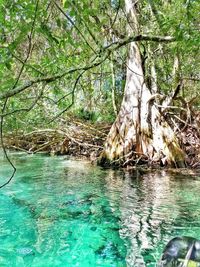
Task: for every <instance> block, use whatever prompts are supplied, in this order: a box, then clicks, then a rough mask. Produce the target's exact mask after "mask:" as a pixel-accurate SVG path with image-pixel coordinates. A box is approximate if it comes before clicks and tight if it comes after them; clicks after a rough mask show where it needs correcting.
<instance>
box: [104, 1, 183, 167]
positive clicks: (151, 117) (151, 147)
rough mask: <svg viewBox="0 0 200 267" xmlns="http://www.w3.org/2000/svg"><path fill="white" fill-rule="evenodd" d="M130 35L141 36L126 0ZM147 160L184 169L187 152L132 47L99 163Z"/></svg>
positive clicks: (133, 46) (135, 46) (137, 54)
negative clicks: (160, 107)
mask: <svg viewBox="0 0 200 267" xmlns="http://www.w3.org/2000/svg"><path fill="white" fill-rule="evenodd" d="M125 4H126V12H127V17H128V21H129V25H128V34H130V33H131V32H132V31H134V32H135V33H137V28H138V24H137V20H136V11H135V7H134V3H133V2H132V0H125ZM140 158H143V159H145V160H147V161H161V162H162V164H169V165H174V166H176V167H184V166H185V163H184V153H183V151H182V150H181V148H180V146H179V144H178V140H177V138H176V136H175V134H174V132H173V130H172V129H171V128H170V126H169V125H168V123H167V122H166V121H165V119H164V118H163V117H162V115H161V114H160V112H159V110H158V109H157V107H156V106H155V105H154V102H153V96H152V94H151V92H150V90H149V89H148V88H147V86H146V83H145V79H144V73H143V69H142V61H141V56H140V51H139V47H138V44H137V43H136V42H133V43H131V44H130V47H129V56H128V59H127V71H126V84H125V90H124V97H123V101H122V104H121V109H120V111H119V114H118V116H117V118H116V120H115V122H114V124H113V125H112V127H111V130H110V133H109V134H108V137H107V140H106V143H105V148H104V151H103V153H102V154H101V156H100V159H99V163H100V164H101V165H105V164H106V165H107V164H109V165H110V164H111V165H112V164H121V163H122V164H124V165H128V164H129V163H130V162H131V163H133V162H134V160H137V159H140Z"/></svg>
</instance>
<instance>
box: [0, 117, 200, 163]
mask: <svg viewBox="0 0 200 267" xmlns="http://www.w3.org/2000/svg"><path fill="white" fill-rule="evenodd" d="M110 127H111V124H109V123H95V124H94V123H91V122H89V121H85V120H80V119H77V118H70V120H66V121H62V122H61V123H60V124H59V126H58V127H57V128H54V129H52V128H44V129H34V130H33V131H31V132H26V131H25V130H24V131H20V132H15V133H13V132H12V133H7V134H5V136H4V142H5V146H6V148H7V149H14V150H18V151H23V152H26V153H30V154H34V153H37V152H46V153H48V154H51V155H71V156H76V157H79V158H82V157H84V158H88V159H90V160H91V161H92V162H95V161H96V160H97V158H98V157H99V155H100V154H101V152H102V151H103V146H104V142H105V140H106V137H107V134H108V133H109V130H110ZM177 137H178V139H179V143H180V145H181V148H182V149H183V151H184V152H185V154H186V157H185V160H186V165H187V166H188V167H190V168H200V131H199V129H198V126H197V125H194V124H188V125H187V126H186V127H184V128H182V129H181V128H179V129H177ZM124 162H125V161H124ZM124 162H123V163H122V164H121V166H122V167H130V166H135V165H137V164H140V165H141V164H144V165H147V166H159V164H160V163H159V162H151V161H150V160H149V159H148V158H142V157H141V156H140V155H136V154H135V157H134V158H133V160H132V161H130V162H128V163H129V164H124ZM119 165H120V164H119Z"/></svg>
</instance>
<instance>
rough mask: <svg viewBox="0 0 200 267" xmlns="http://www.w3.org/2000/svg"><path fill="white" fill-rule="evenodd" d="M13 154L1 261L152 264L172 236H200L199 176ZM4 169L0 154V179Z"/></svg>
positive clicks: (0, 206) (4, 194) (1, 205)
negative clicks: (115, 167)
mask: <svg viewBox="0 0 200 267" xmlns="http://www.w3.org/2000/svg"><path fill="white" fill-rule="evenodd" d="M12 158H13V160H14V162H15V164H16V166H17V170H18V171H17V175H16V176H15V178H14V180H13V181H12V182H11V184H9V185H8V186H7V187H5V188H3V189H1V190H0V266H1V267H15V266H16V267H23V266H25V267H28V266H31V267H56V266H59V267H74V266H80V267H96V266H102V267H125V266H128V267H132V266H135V267H137V266H138V267H139V266H155V265H156V261H157V260H158V259H159V257H160V254H161V251H162V249H163V248H164V245H165V244H166V243H167V242H168V241H169V239H171V238H172V237H175V236H177V235H189V236H193V237H196V238H200V194H199V192H200V176H184V175H180V174H179V175H174V174H173V175H172V174H169V173H166V172H164V171H163V172H162V171H160V172H152V173H146V174H141V173H140V172H123V171H114V170H103V169H102V168H99V167H94V166H91V165H90V164H89V163H87V162H83V161H75V160H69V159H66V158H64V157H48V156H44V155H34V156H32V155H24V154H20V153H15V154H13V155H12ZM9 172H10V171H9V168H8V165H7V163H6V161H5V160H4V159H3V158H2V157H1V158H0V181H1V182H3V181H4V177H6V176H8V174H9Z"/></svg>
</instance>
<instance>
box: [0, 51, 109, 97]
mask: <svg viewBox="0 0 200 267" xmlns="http://www.w3.org/2000/svg"><path fill="white" fill-rule="evenodd" d="M107 58H108V54H106V56H105V57H104V58H103V59H102V60H100V61H97V62H93V63H92V64H91V65H89V66H88V65H86V66H84V67H82V68H74V69H70V70H68V71H66V72H63V73H61V74H57V75H54V76H47V77H40V78H37V79H34V80H30V81H27V82H25V83H24V84H22V85H20V86H17V87H15V88H14V89H12V90H9V91H7V92H4V93H2V94H0V100H3V99H6V98H10V97H12V96H15V95H17V94H19V93H21V92H23V91H25V90H26V89H27V88H30V87H31V86H32V85H34V84H38V83H42V82H45V83H51V82H54V81H56V80H58V79H61V78H63V77H64V76H66V75H68V74H72V73H74V72H76V71H86V70H89V69H92V68H94V67H97V66H99V65H100V64H102V63H103V62H104V61H105V60H106V59H107Z"/></svg>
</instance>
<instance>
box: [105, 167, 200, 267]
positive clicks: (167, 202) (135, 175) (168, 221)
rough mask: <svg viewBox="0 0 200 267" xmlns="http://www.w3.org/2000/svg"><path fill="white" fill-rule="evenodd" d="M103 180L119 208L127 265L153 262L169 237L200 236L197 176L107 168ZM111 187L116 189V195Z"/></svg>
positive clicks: (151, 263) (146, 264)
mask: <svg viewBox="0 0 200 267" xmlns="http://www.w3.org/2000/svg"><path fill="white" fill-rule="evenodd" d="M105 181H106V185H107V188H108V189H109V190H108V191H109V196H107V197H109V198H110V202H111V203H113V202H115V203H116V206H119V209H120V214H121V217H120V218H121V225H122V228H121V230H120V234H121V237H122V238H124V239H125V240H126V242H127V246H128V248H129V249H128V255H127V259H126V260H127V265H128V266H155V263H156V261H157V260H158V259H159V257H160V254H161V251H162V249H163V247H164V244H166V243H167V242H168V241H169V240H170V239H171V238H172V237H174V236H177V235H191V236H194V237H197V238H198V237H199V236H200V206H199V204H200V198H199V190H198V189H199V187H200V179H199V178H198V177H196V179H193V177H192V176H183V175H175V176H174V175H171V174H170V173H167V172H165V171H159V172H155V171H154V172H152V173H149V172H148V173H146V174H141V173H140V172H139V171H137V172H136V171H133V172H125V173H123V174H122V173H121V172H116V171H110V172H109V175H108V176H107V177H106V179H105ZM115 191H118V192H120V197H119V198H118V199H115V194H114V192H115ZM110 192H111V193H110Z"/></svg>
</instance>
